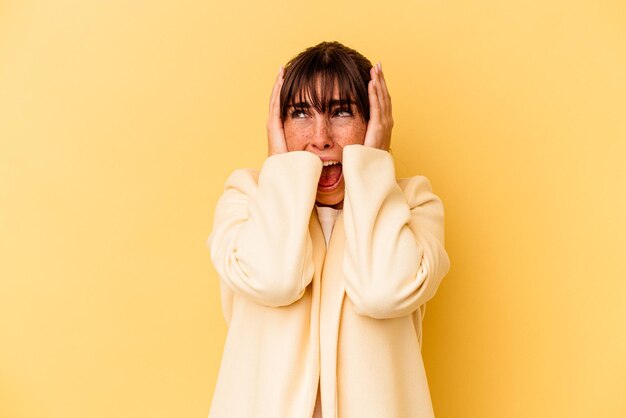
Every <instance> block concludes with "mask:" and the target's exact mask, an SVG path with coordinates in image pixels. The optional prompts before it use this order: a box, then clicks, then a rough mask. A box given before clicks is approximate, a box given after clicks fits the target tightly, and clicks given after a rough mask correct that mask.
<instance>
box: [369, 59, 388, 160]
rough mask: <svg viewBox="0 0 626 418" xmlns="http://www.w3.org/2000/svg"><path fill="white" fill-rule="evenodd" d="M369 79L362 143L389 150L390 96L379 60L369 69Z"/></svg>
mask: <svg viewBox="0 0 626 418" xmlns="http://www.w3.org/2000/svg"><path fill="white" fill-rule="evenodd" d="M370 76H371V80H370V82H369V83H368V84H367V92H368V96H369V102H370V120H369V122H368V123H367V132H366V133H365V141H364V143H363V145H366V146H369V147H373V148H380V149H382V150H385V151H389V147H390V145H391V130H392V129H393V117H392V116H391V96H389V91H388V90H387V84H386V83H385V76H384V75H383V70H382V65H381V64H380V62H378V64H376V65H374V66H373V67H372V68H371V69H370Z"/></svg>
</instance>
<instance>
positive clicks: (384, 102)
mask: <svg viewBox="0 0 626 418" xmlns="http://www.w3.org/2000/svg"><path fill="white" fill-rule="evenodd" d="M378 70H379V71H378V80H379V81H380V89H379V97H380V98H381V112H382V114H383V116H384V117H385V118H386V119H388V120H389V121H390V122H391V121H392V116H391V113H392V112H391V95H390V94H389V90H388V89H387V83H386V81H385V74H384V73H383V71H382V65H381V64H380V62H379V63H378ZM391 123H393V122H391Z"/></svg>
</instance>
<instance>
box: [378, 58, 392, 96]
mask: <svg viewBox="0 0 626 418" xmlns="http://www.w3.org/2000/svg"><path fill="white" fill-rule="evenodd" d="M378 68H379V71H378V75H379V78H380V85H381V87H382V91H383V97H384V98H385V100H386V101H389V100H390V99H391V96H390V95H389V89H388V88H387V82H386V81H385V73H383V68H382V64H379V67H378Z"/></svg>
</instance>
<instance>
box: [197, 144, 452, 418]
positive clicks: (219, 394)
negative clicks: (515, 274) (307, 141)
mask: <svg viewBox="0 0 626 418" xmlns="http://www.w3.org/2000/svg"><path fill="white" fill-rule="evenodd" d="M321 171H322V161H321V160H320V158H319V157H317V156H316V155H315V154H313V153H311V152H308V151H292V152H287V153H282V154H276V155H272V156H270V157H268V158H267V159H266V160H265V161H264V163H263V166H262V168H261V170H260V171H259V170H256V169H238V170H235V171H234V172H233V173H232V174H231V175H230V176H229V177H228V179H227V181H226V185H225V187H224V193H223V195H222V196H221V197H220V199H219V201H218V203H217V207H216V209H215V216H214V223H213V230H212V231H211V234H210V235H209V237H208V240H207V246H208V248H209V249H210V254H211V259H212V261H213V264H214V267H215V269H216V271H217V273H218V276H219V279H220V286H221V300H222V310H223V313H224V318H225V320H226V322H227V324H228V327H229V329H228V335H227V338H226V342H225V346H224V352H223V355H222V362H221V366H220V370H219V375H218V379H217V383H216V387H215V392H214V395H213V401H212V404H211V410H210V413H209V417H210V418H254V417H259V418H273V417H276V418H285V417H286V418H310V417H311V415H312V413H313V407H314V403H315V397H316V393H317V392H316V391H317V385H318V379H321V381H320V383H321V395H322V411H323V416H324V418H333V417H339V418H367V417H372V418H395V417H397V418H408V417H416V418H417V417H420V418H428V417H433V415H434V414H433V410H432V404H431V399H430V394H429V390H428V383H427V379H426V374H425V370H424V365H423V361H422V356H421V343H422V332H421V329H422V328H421V324H422V319H423V317H424V313H425V309H426V305H425V303H426V302H427V301H428V300H430V299H431V298H432V297H433V296H434V295H435V292H436V291H437V288H438V286H439V283H440V282H441V280H442V279H443V277H444V276H445V275H446V274H447V273H448V271H449V269H450V260H449V258H448V255H447V253H446V250H445V248H444V212H443V205H442V202H441V200H440V199H439V198H438V197H437V196H436V195H435V194H433V192H432V188H431V185H430V182H429V181H428V179H427V178H426V177H424V176H415V177H411V178H402V179H396V177H395V167H394V163H393V158H392V156H391V154H389V153H388V152H386V151H384V150H380V149H377V148H371V147H367V146H364V145H360V144H353V145H347V146H345V147H344V149H343V176H344V181H345V198H344V206H343V210H342V212H341V213H340V214H339V217H338V218H337V221H336V223H335V226H334V229H333V233H332V236H331V239H330V243H329V245H328V248H326V243H325V241H324V236H323V233H322V229H321V226H320V223H319V221H318V218H317V213H316V211H315V210H314V205H315V195H316V190H317V183H318V179H319V177H320V173H321Z"/></svg>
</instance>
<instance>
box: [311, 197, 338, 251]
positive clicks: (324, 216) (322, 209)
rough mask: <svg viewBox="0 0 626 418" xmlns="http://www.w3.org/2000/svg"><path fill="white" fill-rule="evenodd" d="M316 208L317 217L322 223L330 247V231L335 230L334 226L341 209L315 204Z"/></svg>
mask: <svg viewBox="0 0 626 418" xmlns="http://www.w3.org/2000/svg"><path fill="white" fill-rule="evenodd" d="M315 209H317V217H318V218H319V220H320V223H321V224H322V231H324V238H325V239H326V246H327V247H328V243H329V242H330V233H331V231H332V230H333V226H334V225H335V221H336V220H337V217H338V216H339V213H340V212H341V209H334V208H331V207H330V206H317V205H315Z"/></svg>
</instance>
